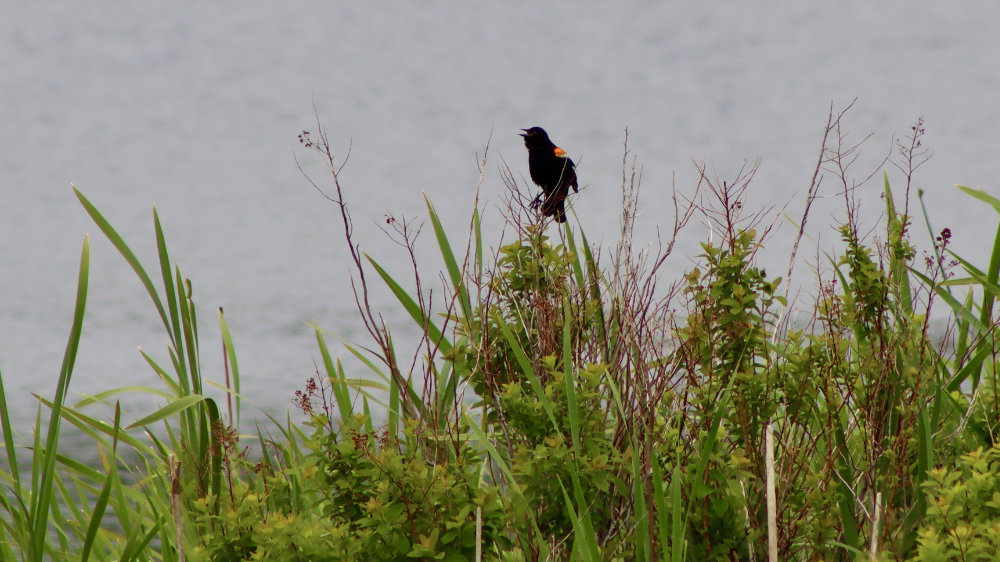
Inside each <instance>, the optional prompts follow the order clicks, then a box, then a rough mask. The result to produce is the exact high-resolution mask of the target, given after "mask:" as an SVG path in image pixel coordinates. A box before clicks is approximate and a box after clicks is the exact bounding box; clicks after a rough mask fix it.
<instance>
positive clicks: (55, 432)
mask: <svg viewBox="0 0 1000 562" xmlns="http://www.w3.org/2000/svg"><path fill="white" fill-rule="evenodd" d="M89 281H90V238H89V237H86V236H85V237H84V239H83V251H82V252H81V255H80V273H79V277H78V278H77V287H76V306H75V309H74V312H73V325H72V327H71V328H70V333H69V341H68V342H67V343H66V352H65V353H64V354H63V362H62V367H61V368H60V370H59V381H58V382H57V383H56V393H55V398H54V399H53V400H52V403H53V404H52V412H51V415H50V416H49V430H48V435H47V437H46V439H45V448H44V452H42V453H41V455H42V459H41V464H40V465H37V464H36V465H35V466H34V467H33V468H34V469H36V470H39V471H40V472H38V473H37V475H33V477H32V481H33V483H35V484H37V487H36V488H35V490H36V494H35V495H33V496H32V498H31V507H30V514H31V516H30V520H31V533H32V535H31V542H30V544H29V547H28V552H27V554H28V558H30V559H32V560H41V559H42V557H43V555H44V554H45V545H46V540H45V538H46V537H47V536H48V522H49V512H50V510H53V509H54V508H55V505H54V502H53V483H54V481H55V480H56V479H57V478H58V476H57V475H56V474H55V465H56V454H57V453H58V450H59V425H60V421H62V414H61V410H62V406H63V402H64V401H65V399H66V391H67V389H68V388H69V381H70V377H71V376H72V374H73V366H74V365H75V364H76V355H77V350H78V349H79V347H80V335H81V333H82V332H83V317H84V312H85V311H86V308H87V286H88V283H89ZM36 427H37V428H39V429H40V428H41V426H40V425H36ZM37 433H40V432H36V434H37ZM37 445H38V443H37V440H36V449H35V455H36V456H38V455H39V449H38V448H37Z"/></svg>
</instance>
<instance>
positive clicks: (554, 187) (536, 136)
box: [521, 127, 580, 222]
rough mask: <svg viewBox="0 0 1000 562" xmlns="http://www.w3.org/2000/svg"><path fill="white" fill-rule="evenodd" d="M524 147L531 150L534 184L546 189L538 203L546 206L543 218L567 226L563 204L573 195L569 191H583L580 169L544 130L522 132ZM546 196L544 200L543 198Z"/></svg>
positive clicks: (529, 162)
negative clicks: (579, 174) (579, 180)
mask: <svg viewBox="0 0 1000 562" xmlns="http://www.w3.org/2000/svg"><path fill="white" fill-rule="evenodd" d="M521 130H522V131H524V133H523V134H521V136H522V137H524V146H526V147H527V148H528V171H530V172H531V181H533V182H535V183H536V184H538V186H539V187H541V188H542V195H539V196H538V197H537V198H536V199H535V203H536V204H538V203H539V202H540V203H541V205H542V214H543V215H545V216H547V217H553V218H555V220H556V222H566V209H565V207H564V206H563V203H564V202H565V200H566V196H567V195H569V188H570V187H572V188H573V191H575V192H578V193H579V191H580V184H579V183H577V181H576V165H574V164H573V161H572V160H570V158H569V156H568V155H567V154H566V151H565V150H563V149H561V148H559V147H558V146H556V145H555V143H554V142H552V141H551V140H549V135H548V133H546V132H545V129H543V128H541V127H532V128H530V129H521ZM543 196H544V200H543V199H542V197H543Z"/></svg>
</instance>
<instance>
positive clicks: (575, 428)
mask: <svg viewBox="0 0 1000 562" xmlns="http://www.w3.org/2000/svg"><path fill="white" fill-rule="evenodd" d="M572 326H573V316H572V315H571V314H570V306H569V302H568V301H564V302H563V346H562V348H563V358H562V361H563V379H564V382H565V383H566V410H567V414H568V415H569V430H570V438H571V439H572V444H573V452H574V453H575V457H574V458H575V459H580V458H581V456H582V454H583V451H582V450H581V449H580V404H579V403H578V402H577V400H576V384H575V381H574V377H573V338H572V330H571V327H572Z"/></svg>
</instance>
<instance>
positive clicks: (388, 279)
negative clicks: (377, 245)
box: [365, 254, 452, 353]
mask: <svg viewBox="0 0 1000 562" xmlns="http://www.w3.org/2000/svg"><path fill="white" fill-rule="evenodd" d="M365 258H367V259H368V263H370V264H372V267H374V268H375V271H376V272H377V273H378V274H379V277H381V278H382V281H384V282H385V284H386V285H387V286H388V287H389V290H390V291H392V294H393V295H395V296H396V300H398V301H399V303H400V304H401V305H403V308H405V309H406V311H407V312H408V313H409V314H410V317H411V318H413V321H414V322H416V323H417V326H420V329H421V330H423V331H425V332H426V333H427V337H428V339H430V341H431V342H432V343H433V344H434V345H437V346H438V347H440V348H441V351H443V352H445V353H448V352H450V351H451V348H452V346H451V342H449V341H448V339H447V338H445V337H444V335H443V334H442V333H441V330H440V329H439V328H438V327H437V326H436V325H435V324H434V322H433V321H431V319H430V318H429V317H428V316H426V315H425V314H424V311H423V310H422V309H421V308H420V305H419V304H417V302H416V301H415V300H413V298H412V297H411V296H410V295H409V294H408V293H407V292H406V290H405V289H403V287H402V286H401V285H400V284H399V283H397V282H396V280H395V279H393V278H392V276H390V275H389V273H388V272H386V270H385V269H384V268H383V267H382V266H381V265H379V264H378V262H376V261H375V260H374V259H372V257H371V256H369V255H367V254H365Z"/></svg>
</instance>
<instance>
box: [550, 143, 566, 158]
mask: <svg viewBox="0 0 1000 562" xmlns="http://www.w3.org/2000/svg"><path fill="white" fill-rule="evenodd" d="M552 152H553V153H555V155H556V156H558V157H559V158H566V157H567V156H569V154H567V153H566V151H565V150H563V149H561V148H559V147H558V146H557V147H555V148H554V149H552Z"/></svg>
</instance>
